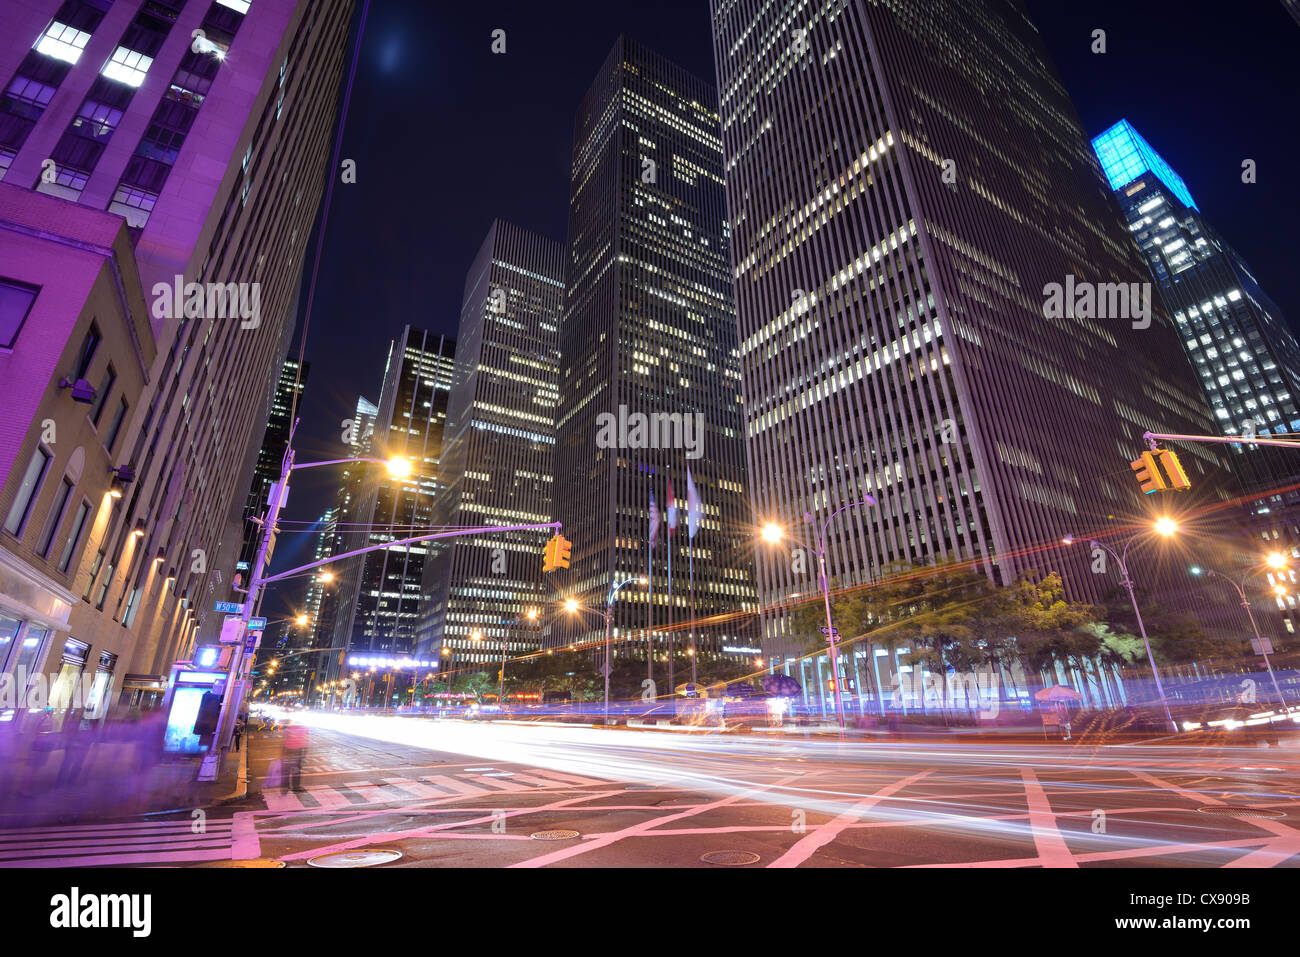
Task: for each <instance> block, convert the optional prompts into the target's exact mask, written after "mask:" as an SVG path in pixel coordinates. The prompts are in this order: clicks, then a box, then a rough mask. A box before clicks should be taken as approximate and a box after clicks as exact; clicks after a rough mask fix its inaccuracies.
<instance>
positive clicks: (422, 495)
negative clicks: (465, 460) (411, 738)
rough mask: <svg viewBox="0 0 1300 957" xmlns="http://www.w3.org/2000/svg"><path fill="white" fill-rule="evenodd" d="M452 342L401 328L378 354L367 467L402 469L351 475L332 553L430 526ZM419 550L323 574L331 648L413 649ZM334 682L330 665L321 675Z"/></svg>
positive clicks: (438, 484) (422, 548)
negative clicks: (330, 601)
mask: <svg viewBox="0 0 1300 957" xmlns="http://www.w3.org/2000/svg"><path fill="white" fill-rule="evenodd" d="M454 360H455V342H454V340H452V339H449V338H446V337H443V336H437V335H434V334H433V333H431V332H426V331H425V330H423V329H416V328H413V327H411V326H407V327H406V328H405V329H404V330H403V331H402V334H401V336H400V337H399V338H398V339H395V340H394V341H393V343H392V346H391V347H390V349H389V352H388V363H387V366H386V367H385V370H384V382H383V388H382V389H381V391H380V396H379V406H378V411H377V413H376V417H375V424H374V431H373V436H372V437H371V439H370V442H369V450H368V452H367V453H366V454H367V455H368V456H369V457H372V458H377V459H388V458H391V457H394V456H402V457H405V458H407V459H409V460H410V462H411V472H410V474H409V475H408V476H407V477H405V478H394V477H392V476H391V475H388V474H387V473H385V472H384V471H383V467H382V466H379V465H377V464H374V463H371V464H369V465H368V466H366V467H363V468H362V469H361V470H360V475H361V478H360V480H359V481H358V488H357V489H354V491H353V492H352V494H353V495H354V496H357V497H356V499H355V501H356V505H355V507H351V508H350V509H349V511H350V512H351V517H350V518H349V520H348V522H347V524H341V525H340V529H339V535H338V543H339V544H338V551H339V552H340V553H341V552H348V551H353V550H355V549H358V548H364V547H365V546H367V545H375V544H380V543H383V542H387V541H393V540H397V539H404V538H412V537H415V536H416V535H419V534H421V533H423V532H425V531H427V530H428V528H429V526H431V525H432V524H433V506H434V502H435V501H436V500H437V497H438V495H439V493H440V492H441V491H442V488H443V479H442V471H441V459H442V433H443V427H444V426H445V424H446V418H447V396H448V392H449V390H450V388H451V381H452V369H453V363H454ZM428 551H429V546H428V544H427V543H418V544H415V545H409V546H406V545H397V546H393V547H390V548H384V549H378V550H376V551H373V552H368V553H367V554H365V555H360V556H357V557H356V558H352V559H347V560H346V561H343V562H339V563H336V565H334V566H332V568H333V570H334V573H335V574H336V575H338V576H339V579H340V584H339V591H338V603H337V611H336V616H335V619H336V620H335V632H334V645H333V646H334V647H337V648H347V649H348V650H350V651H369V652H375V653H376V654H387V655H390V656H396V655H409V654H411V653H412V652H413V651H415V648H416V637H417V633H418V623H419V615H420V606H421V597H422V593H423V589H422V583H423V575H424V561H425V556H426V555H427V554H428ZM331 667H332V669H333V670H332V672H331V677H337V676H338V672H337V659H334V664H333V665H332V666H331Z"/></svg>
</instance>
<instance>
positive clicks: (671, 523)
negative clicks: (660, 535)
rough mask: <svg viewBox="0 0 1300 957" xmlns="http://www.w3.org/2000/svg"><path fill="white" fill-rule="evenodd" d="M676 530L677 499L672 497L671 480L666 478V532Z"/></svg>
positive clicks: (671, 532) (669, 532)
mask: <svg viewBox="0 0 1300 957" xmlns="http://www.w3.org/2000/svg"><path fill="white" fill-rule="evenodd" d="M675 531H677V499H676V498H674V497H673V480H672V479H669V480H668V534H669V536H670V537H671V536H672V534H673V532H675Z"/></svg>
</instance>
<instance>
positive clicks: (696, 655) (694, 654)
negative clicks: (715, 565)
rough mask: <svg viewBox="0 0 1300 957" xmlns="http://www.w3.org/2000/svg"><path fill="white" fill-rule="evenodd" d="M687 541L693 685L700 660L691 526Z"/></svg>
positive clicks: (697, 679) (693, 545) (688, 526)
mask: <svg viewBox="0 0 1300 957" xmlns="http://www.w3.org/2000/svg"><path fill="white" fill-rule="evenodd" d="M686 528H687V534H686V541H687V546H688V547H689V549H690V551H689V552H688V553H687V555H688V556H689V557H688V559H687V560H688V561H689V562H690V566H691V683H692V684H694V683H695V682H697V681H699V678H698V676H697V674H698V673H697V671H696V665H695V662H696V661H697V660H698V659H699V657H700V655H699V652H698V651H696V649H695V536H693V535H691V534H690V525H689V524H688V525H687V527H686Z"/></svg>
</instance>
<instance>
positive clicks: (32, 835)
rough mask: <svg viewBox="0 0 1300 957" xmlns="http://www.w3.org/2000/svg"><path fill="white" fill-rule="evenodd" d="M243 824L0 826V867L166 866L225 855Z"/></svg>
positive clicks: (233, 846)
mask: <svg viewBox="0 0 1300 957" xmlns="http://www.w3.org/2000/svg"><path fill="white" fill-rule="evenodd" d="M244 830H245V822H244V821H243V820H242V819H241V820H238V822H237V821H236V820H234V819H227V820H212V821H208V820H179V821H138V822H131V823H129V824H72V825H61V826H51V827H29V828H15V829H12V830H0V868H8V867H125V866H129V865H139V864H152V865H164V866H165V865H174V864H183V863H197V862H202V861H220V860H227V861H228V860H230V859H231V858H232V857H234V856H236V853H235V851H236V843H237V841H239V840H240V838H241V837H242V836H244V835H242V834H241V832H243V831H244ZM246 839H247V838H246V837H245V840H246ZM253 840H254V842H255V840H256V839H255V838H253ZM251 856H256V853H255V852H254V853H253V854H252V855H251Z"/></svg>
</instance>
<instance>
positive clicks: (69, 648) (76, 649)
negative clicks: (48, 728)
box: [50, 638, 90, 711]
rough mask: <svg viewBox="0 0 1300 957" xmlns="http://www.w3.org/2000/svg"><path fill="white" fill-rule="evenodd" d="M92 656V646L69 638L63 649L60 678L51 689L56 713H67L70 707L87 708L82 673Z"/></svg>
mask: <svg viewBox="0 0 1300 957" xmlns="http://www.w3.org/2000/svg"><path fill="white" fill-rule="evenodd" d="M89 656H90V645H88V644H86V643H85V642H84V641H77V639H75V638H69V639H68V641H67V644H65V645H64V647H63V660H62V662H61V663H60V665H59V674H58V677H56V678H55V679H54V686H53V687H52V688H50V707H51V708H53V709H54V710H55V711H65V710H67V709H68V708H69V707H72V708H81V707H84V706H85V698H86V695H84V694H82V693H81V688H80V685H79V683H80V681H81V673H82V672H83V671H85V670H86V659H87V658H88V657H89Z"/></svg>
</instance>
